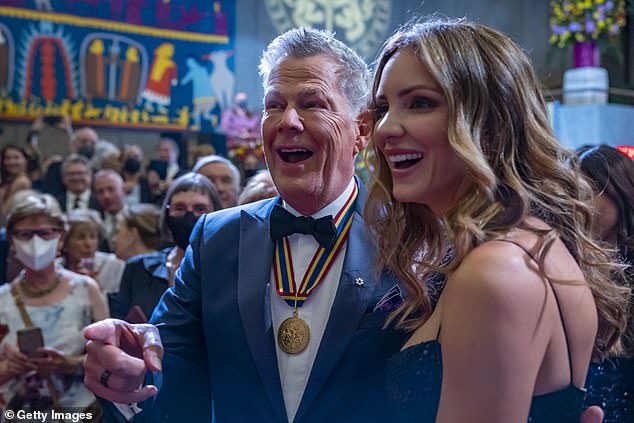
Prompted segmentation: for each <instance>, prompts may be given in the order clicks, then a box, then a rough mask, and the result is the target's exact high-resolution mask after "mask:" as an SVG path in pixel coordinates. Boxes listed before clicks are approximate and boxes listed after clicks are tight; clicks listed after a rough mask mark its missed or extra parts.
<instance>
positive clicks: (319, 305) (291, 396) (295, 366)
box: [270, 179, 355, 422]
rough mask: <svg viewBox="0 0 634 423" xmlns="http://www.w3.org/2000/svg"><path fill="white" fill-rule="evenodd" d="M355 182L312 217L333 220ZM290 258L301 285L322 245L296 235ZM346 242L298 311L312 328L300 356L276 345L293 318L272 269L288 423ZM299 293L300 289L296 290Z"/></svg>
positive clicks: (336, 284) (301, 392) (273, 305)
mask: <svg viewBox="0 0 634 423" xmlns="http://www.w3.org/2000/svg"><path fill="white" fill-rule="evenodd" d="M354 184H355V182H354V179H352V180H351V181H350V183H349V184H348V186H347V187H346V189H345V190H344V192H343V193H342V194H341V195H340V196H339V197H338V198H337V199H336V200H335V201H334V202H332V203H330V204H329V205H327V206H326V207H324V208H323V209H321V210H319V211H318V212H317V213H315V214H313V215H312V217H313V218H315V219H319V218H321V217H324V216H329V215H331V216H333V218H334V216H335V215H336V214H337V213H338V212H339V210H341V208H342V207H343V206H344V204H345V203H346V200H347V199H348V197H350V194H351V193H352V191H353V189H354ZM283 205H284V208H285V209H286V210H288V211H289V212H291V213H293V214H294V215H296V216H299V215H300V213H298V212H297V211H295V210H294V209H293V208H292V207H291V206H290V205H288V204H286V203H283ZM288 241H289V246H290V251H291V256H292V257H293V272H294V274H295V283H296V284H297V285H299V284H301V283H302V280H303V277H304V274H305V273H306V269H307V268H308V265H309V264H310V262H311V259H312V257H313V255H314V254H315V252H316V251H317V249H318V248H319V243H318V242H317V241H315V238H313V236H312V235H304V234H293V235H290V236H289V237H288ZM346 249H347V242H346V243H345V244H344V245H343V246H342V248H341V251H340V252H339V255H338V256H337V258H336V259H335V261H334V262H333V264H332V267H331V268H330V270H329V271H328V273H327V274H326V276H325V277H324V279H323V280H322V281H321V282H320V283H319V285H318V286H317V287H316V288H315V289H314V290H313V291H312V292H311V294H310V296H309V297H308V299H307V300H306V301H305V302H304V304H303V305H302V306H301V307H299V308H298V313H299V314H298V317H300V318H301V319H303V320H304V321H306V323H307V324H308V326H309V327H310V341H309V342H308V346H307V347H306V349H305V350H304V351H302V352H301V353H299V354H288V353H286V352H284V351H282V350H281V349H280V347H279V345H278V343H277V330H278V328H279V327H280V324H281V323H282V322H283V321H284V320H286V319H288V318H289V317H292V316H293V307H292V306H290V305H288V304H287V303H286V302H285V301H284V300H283V299H282V298H281V297H280V296H279V294H278V293H277V291H276V288H275V277H274V274H273V267H272V266H271V278H270V280H271V285H270V287H271V292H270V294H271V317H272V320H273V329H274V330H273V333H274V334H275V346H276V351H277V362H278V367H279V372H280V381H281V382H282V392H283V394H284V405H285V406H286V415H287V417H288V421H289V422H292V421H293V419H294V418H295V414H297V409H298V408H299V404H300V402H301V400H302V396H303V395H304V390H305V389H306V384H307V383H308V378H309V377H310V372H311V369H312V367H313V363H314V361H315V357H316V356H317V351H318V350H319V344H320V343H321V338H322V337H323V335H324V331H325V329H326V324H327V323H328V319H329V317H330V310H331V308H332V305H333V303H334V301H335V295H336V294H337V288H338V287H339V279H340V277H341V270H342V269H343V261H344V258H345V256H346ZM295 289H296V290H297V289H298V286H296V287H295Z"/></svg>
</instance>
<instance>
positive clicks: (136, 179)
mask: <svg viewBox="0 0 634 423" xmlns="http://www.w3.org/2000/svg"><path fill="white" fill-rule="evenodd" d="M121 163H122V164H123V166H122V168H121V176H122V177H123V190H124V192H125V200H124V201H125V204H126V205H128V206H130V205H132V204H139V203H154V201H153V198H152V193H151V192H150V187H149V185H148V183H147V180H146V179H145V176H144V175H143V172H141V167H142V163H143V152H142V151H141V149H140V148H139V147H138V146H136V145H127V146H125V147H124V148H123V151H122V152H121ZM157 205H160V204H157Z"/></svg>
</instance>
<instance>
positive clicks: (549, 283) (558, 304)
mask: <svg viewBox="0 0 634 423" xmlns="http://www.w3.org/2000/svg"><path fill="white" fill-rule="evenodd" d="M495 241H502V242H509V243H511V244H514V245H516V246H518V247H519V248H521V249H522V251H524V252H525V253H526V254H527V255H528V256H529V257H530V258H531V259H532V260H533V261H534V262H535V263H538V264H539V262H538V261H537V259H536V258H535V256H534V255H533V254H532V253H531V252H530V251H528V250H527V249H526V248H525V247H524V246H523V245H522V244H520V243H518V242H515V241H511V240H510V239H496V240H495ZM546 280H547V281H548V285H550V289H551V290H552V291H553V295H554V296H555V303H556V304H557V312H558V313H559V320H560V321H561V327H562V329H563V331H564V339H565V341H566V352H567V353H568V369H569V371H570V384H571V385H572V382H573V380H574V379H573V377H572V355H571V351H570V342H569V340H568V332H567V331H566V321H565V320H564V315H563V313H562V311H561V304H560V303H559V297H558V296H557V291H556V290H555V287H553V284H552V282H551V281H550V279H548V278H546Z"/></svg>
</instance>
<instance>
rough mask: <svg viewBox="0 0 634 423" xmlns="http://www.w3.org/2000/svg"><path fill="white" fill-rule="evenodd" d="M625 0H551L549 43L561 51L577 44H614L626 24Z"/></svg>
mask: <svg viewBox="0 0 634 423" xmlns="http://www.w3.org/2000/svg"><path fill="white" fill-rule="evenodd" d="M625 3H626V0H553V1H552V2H551V6H552V13H551V17H550V26H551V29H552V36H551V37H550V43H551V44H555V45H556V46H557V47H560V48H564V47H566V46H567V45H570V44H574V43H576V42H586V41H595V42H597V43H598V44H599V46H601V45H604V46H605V45H606V44H607V45H610V44H611V45H614V44H615V43H616V42H617V41H618V38H619V33H620V31H621V28H623V27H624V26H625V21H626V16H627V12H626V6H625Z"/></svg>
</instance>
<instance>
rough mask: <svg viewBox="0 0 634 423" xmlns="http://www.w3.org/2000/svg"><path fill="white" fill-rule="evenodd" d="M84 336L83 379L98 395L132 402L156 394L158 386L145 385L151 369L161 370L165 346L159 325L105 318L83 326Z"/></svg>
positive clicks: (125, 402)
mask: <svg viewBox="0 0 634 423" xmlns="http://www.w3.org/2000/svg"><path fill="white" fill-rule="evenodd" d="M84 337H85V338H86V339H87V340H88V343H87V344H86V352H87V355H86V362H85V364H84V369H85V377H84V382H85V383H86V386H87V387H88V388H89V389H90V390H91V391H92V392H94V393H95V395H98V396H100V397H102V398H105V399H107V400H110V401H113V402H118V403H122V404H131V403H135V402H142V401H145V400H146V399H148V398H150V397H151V396H152V395H155V394H156V392H157V389H156V386H153V385H147V386H142V384H143V379H144V378H145V374H146V373H147V371H148V370H150V371H152V372H160V371H161V362H162V359H163V345H162V344H161V337H160V335H159V332H158V329H156V327H154V326H152V325H148V324H138V325H133V324H130V323H127V322H124V321H123V320H117V319H106V320H102V321H100V322H97V323H94V324H92V325H90V326H88V327H87V328H86V329H84ZM106 371H107V372H106ZM104 372H106V374H105V375H104ZM108 372H109V374H110V376H107V374H108Z"/></svg>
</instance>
